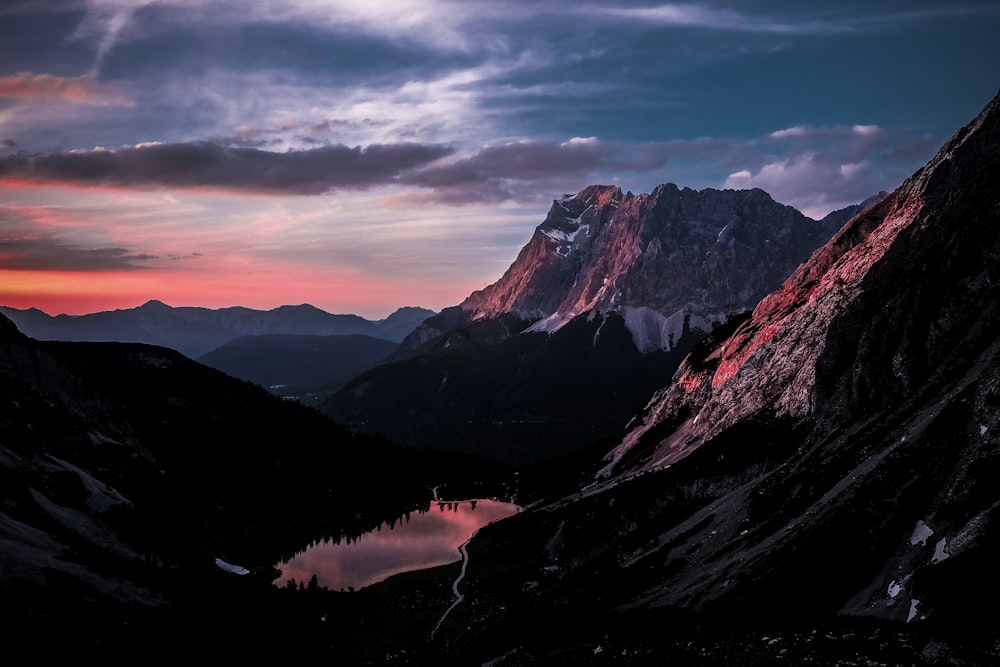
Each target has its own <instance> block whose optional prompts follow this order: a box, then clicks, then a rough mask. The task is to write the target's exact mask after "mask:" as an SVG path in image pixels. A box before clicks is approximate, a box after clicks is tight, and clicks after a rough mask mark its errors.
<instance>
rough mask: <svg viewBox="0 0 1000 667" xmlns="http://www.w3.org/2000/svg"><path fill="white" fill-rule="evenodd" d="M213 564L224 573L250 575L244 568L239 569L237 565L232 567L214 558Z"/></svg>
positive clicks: (230, 564)
mask: <svg viewBox="0 0 1000 667" xmlns="http://www.w3.org/2000/svg"><path fill="white" fill-rule="evenodd" d="M215 564H216V565H218V566H219V567H220V568H222V569H223V570H225V571H226V572H232V573H233V574H240V575H243V574H250V570H248V569H246V568H245V567H240V566H239V565H233V564H232V563H227V562H226V561H224V560H222V559H221V558H216V559H215Z"/></svg>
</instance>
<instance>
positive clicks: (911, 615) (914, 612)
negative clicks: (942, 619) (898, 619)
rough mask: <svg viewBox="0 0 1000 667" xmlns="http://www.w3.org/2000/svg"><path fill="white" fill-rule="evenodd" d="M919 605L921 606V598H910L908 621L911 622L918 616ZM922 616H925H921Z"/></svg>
mask: <svg viewBox="0 0 1000 667" xmlns="http://www.w3.org/2000/svg"><path fill="white" fill-rule="evenodd" d="M919 606H920V600H918V599H917V598H913V599H912V600H910V613H909V614H908V615H907V616H906V622H907V623H909V622H910V621H912V620H913V619H914V618H916V617H917V607H919ZM921 618H923V617H922V616H921Z"/></svg>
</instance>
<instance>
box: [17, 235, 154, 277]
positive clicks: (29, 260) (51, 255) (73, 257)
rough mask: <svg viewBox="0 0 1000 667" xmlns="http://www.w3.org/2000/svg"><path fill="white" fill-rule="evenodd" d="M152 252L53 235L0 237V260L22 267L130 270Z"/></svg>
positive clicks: (61, 269)
mask: <svg viewBox="0 0 1000 667" xmlns="http://www.w3.org/2000/svg"><path fill="white" fill-rule="evenodd" d="M154 259H158V257H157V256H156V255H148V254H142V253H134V252H132V251H130V250H128V249H127V248H84V247H80V246H76V245H73V244H69V243H64V242H61V241H59V240H56V239H51V238H41V239H2V238H0V264H2V265H3V268H4V269H6V270H23V271H134V270H137V269H142V268H145V266H144V265H143V262H145V261H149V260H154Z"/></svg>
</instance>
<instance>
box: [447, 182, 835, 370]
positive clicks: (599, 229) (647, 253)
mask: <svg viewBox="0 0 1000 667" xmlns="http://www.w3.org/2000/svg"><path fill="white" fill-rule="evenodd" d="M828 234H829V232H828V231H827V230H825V229H824V228H822V227H820V226H819V225H817V224H816V223H815V221H813V220H811V219H809V218H806V217H805V216H804V215H802V214H801V213H799V212H798V211H796V210H795V209H793V208H791V207H789V206H785V205H783V204H779V203H777V202H775V201H774V200H773V199H772V198H771V196H770V195H769V194H767V193H766V192H764V191H763V190H760V189H754V190H715V189H705V190H700V191H699V190H692V189H690V188H684V189H681V188H679V187H678V186H677V185H675V184H673V183H664V184H661V185H658V186H656V187H655V188H654V189H653V190H652V192H650V193H649V194H642V195H638V196H636V195H632V194H631V193H627V194H623V193H622V190H621V188H619V187H617V186H613V185H590V186H587V187H586V188H584V189H582V190H580V191H579V192H577V193H576V194H573V195H566V196H563V198H562V199H558V200H555V201H554V202H553V203H552V207H551V208H550V209H549V212H548V215H547V216H546V218H545V220H544V221H543V222H542V223H541V224H540V225H539V226H538V227H537V228H536V230H535V233H534V235H533V236H532V238H531V239H530V241H529V242H528V244H527V245H525V247H524V248H523V249H522V250H521V252H520V254H519V255H518V257H517V259H516V260H515V261H514V263H513V264H512V265H511V266H510V268H509V269H508V270H507V272H506V273H505V274H504V275H503V276H502V277H501V278H500V280H498V281H497V282H496V283H494V284H492V285H490V286H488V287H486V288H484V289H483V290H479V291H477V292H475V293H473V294H472V295H470V296H469V298H468V299H466V300H465V301H464V302H463V303H462V304H461V306H460V308H461V309H462V311H464V312H465V313H466V314H467V316H468V319H469V320H472V321H476V320H488V319H493V318H499V317H515V318H517V319H519V320H521V321H524V322H527V325H528V327H529V330H532V331H548V332H553V331H556V330H558V329H559V328H560V327H562V326H564V325H565V324H566V323H567V322H569V321H570V320H572V319H573V318H574V317H577V316H579V315H581V314H583V313H588V312H592V311H597V312H618V313H619V314H622V315H623V317H624V318H625V320H626V322H627V323H628V327H629V329H630V331H632V334H633V338H634V339H635V342H636V345H637V347H639V348H640V349H641V350H642V351H643V352H647V351H651V350H653V349H664V350H670V349H673V346H674V344H675V343H676V341H677V340H678V339H679V338H680V337H681V334H682V332H683V331H684V330H686V328H690V329H692V330H700V331H701V332H703V333H707V332H709V331H711V330H712V329H713V328H714V327H716V326H718V325H719V324H721V323H722V322H725V321H726V320H727V319H728V318H729V317H730V316H731V315H733V314H734V313H738V312H742V311H744V310H749V309H750V308H752V307H753V306H754V305H755V304H756V303H757V301H758V300H759V299H760V298H761V297H763V296H764V295H765V294H766V293H767V292H768V291H770V290H772V289H774V288H775V287H777V286H778V285H780V283H781V281H782V280H783V279H784V278H785V277H787V276H788V275H789V274H790V273H791V272H792V271H793V270H794V269H795V268H796V267H797V266H798V265H799V263H801V262H802V261H803V260H805V259H806V257H808V253H809V252H811V251H812V250H813V249H814V248H816V247H817V246H818V245H820V244H821V243H822V242H823V241H825V240H826V239H827V238H828ZM737 274H738V275H741V276H743V278H741V279H740V280H738V281H732V280H730V279H729V276H732V275H737Z"/></svg>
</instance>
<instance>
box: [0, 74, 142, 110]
mask: <svg viewBox="0 0 1000 667" xmlns="http://www.w3.org/2000/svg"><path fill="white" fill-rule="evenodd" d="M0 97H10V98H14V99H21V100H29V101H36V102H75V103H78V104H89V105H94V106H127V105H128V104H129V102H128V100H126V99H125V98H124V97H123V96H122V95H120V94H119V93H118V92H117V91H116V90H115V87H114V86H110V85H108V84H105V83H101V82H99V81H97V79H95V78H94V77H92V76H89V75H84V76H78V77H64V76H56V75H54V74H32V73H31V72H19V73H17V74H13V75H11V76H7V77H4V78H2V79H0Z"/></svg>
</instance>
